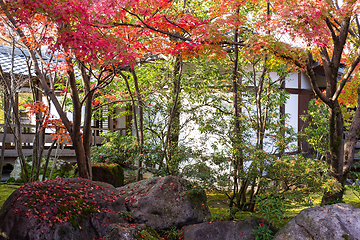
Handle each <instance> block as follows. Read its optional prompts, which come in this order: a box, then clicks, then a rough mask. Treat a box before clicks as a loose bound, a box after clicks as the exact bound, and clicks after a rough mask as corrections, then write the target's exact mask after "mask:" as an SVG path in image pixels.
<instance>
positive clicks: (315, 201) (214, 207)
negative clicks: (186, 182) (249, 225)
mask: <svg viewBox="0 0 360 240" xmlns="http://www.w3.org/2000/svg"><path fill="white" fill-rule="evenodd" d="M311 197H312V202H311V204H309V203H308V204H306V203H297V202H292V203H291V205H289V206H288V208H287V210H286V212H285V213H284V217H283V219H282V221H281V222H282V224H281V225H280V226H279V227H280V228H281V227H282V226H283V225H285V224H286V223H287V222H289V221H290V220H291V219H292V218H293V217H295V216H296V215H297V214H298V213H299V212H300V211H301V210H303V209H305V208H309V207H315V206H320V203H321V197H322V195H321V194H314V195H312V196H311ZM207 198H208V206H209V209H210V212H211V215H212V220H213V221H221V220H227V218H228V217H229V207H228V203H229V200H228V198H227V196H226V195H225V194H222V193H217V192H212V191H210V192H207ZM344 202H345V203H347V204H350V205H352V206H354V207H357V208H360V199H359V198H357V197H356V196H355V194H354V193H353V192H352V191H351V190H349V189H346V190H345V194H344ZM251 217H261V216H260V215H259V214H257V213H252V212H237V213H236V214H235V220H244V219H248V218H251Z"/></svg>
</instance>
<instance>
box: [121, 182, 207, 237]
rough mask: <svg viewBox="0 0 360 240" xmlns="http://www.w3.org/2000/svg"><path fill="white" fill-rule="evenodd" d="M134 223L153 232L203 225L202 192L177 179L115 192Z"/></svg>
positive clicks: (204, 202) (204, 206) (134, 185)
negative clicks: (118, 192) (123, 201)
mask: <svg viewBox="0 0 360 240" xmlns="http://www.w3.org/2000/svg"><path fill="white" fill-rule="evenodd" d="M117 189H118V190H119V191H120V194H121V195H122V196H125V204H126V207H127V208H128V209H129V210H131V211H132V212H133V215H134V220H135V222H137V223H144V224H146V225H147V226H148V227H150V228H152V229H154V230H167V229H170V228H173V227H177V228H181V227H182V226H184V225H189V224H196V223H202V222H204V220H205V219H206V218H207V217H209V216H210V215H211V214H210V211H209V208H208V206H207V204H206V194H205V192H204V191H203V190H198V189H195V188H193V186H192V185H191V183H190V182H189V181H187V180H185V179H183V178H179V177H172V176H169V177H164V178H160V177H156V178H150V179H146V180H143V181H140V182H136V183H131V184H128V185H126V186H124V187H121V188H117Z"/></svg>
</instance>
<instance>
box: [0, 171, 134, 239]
mask: <svg viewBox="0 0 360 240" xmlns="http://www.w3.org/2000/svg"><path fill="white" fill-rule="evenodd" d="M121 212H126V207H125V202H124V198H122V197H121V196H120V194H119V193H118V192H117V191H116V189H115V188H114V187H113V186H111V185H109V184H105V183H99V182H92V181H89V180H85V179H60V178H59V179H55V180H48V181H44V182H34V183H31V184H26V185H24V186H22V187H20V188H18V189H17V190H16V191H15V192H13V194H12V195H11V196H10V197H9V198H8V199H7V200H6V202H5V203H4V205H3V207H2V208H1V209H0V239H1V240H2V239H12V240H17V239H19V240H23V239H28V240H32V239H55V240H57V239H59V240H60V239H61V240H67V239H94V238H99V237H103V236H106V235H107V234H108V233H110V232H111V231H113V229H114V227H111V228H110V226H112V225H114V224H119V223H121V222H126V220H125V219H121V218H119V213H121ZM129 239H131V238H129Z"/></svg>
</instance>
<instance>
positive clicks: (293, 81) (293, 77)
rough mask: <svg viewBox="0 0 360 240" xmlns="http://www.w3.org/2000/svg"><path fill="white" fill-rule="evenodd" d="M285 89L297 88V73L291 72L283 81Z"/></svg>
mask: <svg viewBox="0 0 360 240" xmlns="http://www.w3.org/2000/svg"><path fill="white" fill-rule="evenodd" d="M285 88H296V89H297V88H298V73H297V72H293V73H291V74H290V76H288V77H287V78H286V80H285Z"/></svg>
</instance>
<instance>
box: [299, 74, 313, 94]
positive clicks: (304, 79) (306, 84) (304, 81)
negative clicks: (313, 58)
mask: <svg viewBox="0 0 360 240" xmlns="http://www.w3.org/2000/svg"><path fill="white" fill-rule="evenodd" d="M301 89H306V90H311V89H312V88H311V85H310V79H309V78H308V76H307V75H306V74H305V73H304V72H302V73H301Z"/></svg>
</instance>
